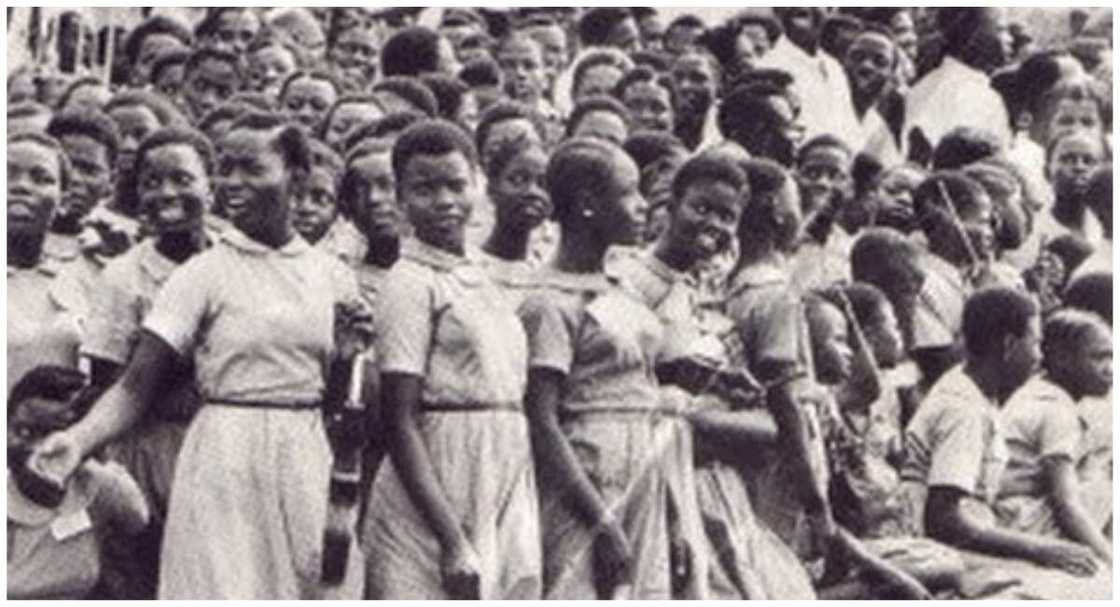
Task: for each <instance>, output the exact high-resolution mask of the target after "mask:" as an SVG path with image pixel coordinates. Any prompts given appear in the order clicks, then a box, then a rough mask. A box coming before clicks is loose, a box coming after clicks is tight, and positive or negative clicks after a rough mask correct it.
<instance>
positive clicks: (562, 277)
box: [536, 266, 618, 293]
mask: <svg viewBox="0 0 1120 607" xmlns="http://www.w3.org/2000/svg"><path fill="white" fill-rule="evenodd" d="M536 279H537V280H536V282H537V284H539V285H541V286H546V287H554V288H557V289H562V290H564V291H590V292H593V293H604V292H606V291H608V290H610V289H611V288H614V287H616V286H617V285H618V280H617V279H615V278H614V277H612V276H608V275H607V273H606V272H591V273H588V274H580V273H576V272H563V271H561V270H557V269H556V268H553V267H552V266H545V267H543V268H541V269H540V270H539V271H538V272H537V276H536Z"/></svg>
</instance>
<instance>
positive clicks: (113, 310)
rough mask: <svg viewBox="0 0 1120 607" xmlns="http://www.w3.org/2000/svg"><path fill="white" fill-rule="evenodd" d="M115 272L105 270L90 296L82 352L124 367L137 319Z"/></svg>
mask: <svg viewBox="0 0 1120 607" xmlns="http://www.w3.org/2000/svg"><path fill="white" fill-rule="evenodd" d="M118 268H119V266H116V265H110V266H109V267H108V268H106V269H105V272H104V274H102V279H101V284H100V285H99V288H97V289H94V290H93V293H92V294H91V295H90V302H89V319H88V320H87V321H86V327H85V335H84V340H83V344H82V352H83V353H84V354H87V355H89V356H94V357H97V358H101V359H104V360H107V361H109V362H113V363H116V364H118V365H123V364H125V363H126V362H128V356H129V354H130V353H131V352H132V346H133V344H134V340H135V338H136V333H137V331H139V329H140V318H139V317H138V315H137V314H136V308H135V306H134V302H133V298H132V297H131V296H130V294H129V293H128V290H127V289H126V288H125V286H124V281H123V279H122V278H123V277H122V276H121V273H120V271H119V269H118Z"/></svg>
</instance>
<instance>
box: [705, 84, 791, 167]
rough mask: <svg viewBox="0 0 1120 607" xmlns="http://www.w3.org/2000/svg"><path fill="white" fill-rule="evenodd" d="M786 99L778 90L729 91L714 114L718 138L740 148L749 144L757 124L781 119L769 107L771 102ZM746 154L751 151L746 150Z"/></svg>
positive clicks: (744, 88)
mask: <svg viewBox="0 0 1120 607" xmlns="http://www.w3.org/2000/svg"><path fill="white" fill-rule="evenodd" d="M773 98H780V99H785V96H784V94H783V93H782V91H781V90H779V89H778V88H776V87H769V86H757V85H750V86H742V85H740V86H738V87H736V88H735V90H733V91H731V94H730V95H728V96H727V97H726V98H725V99H724V100H723V102H722V103H720V104H719V112H718V113H717V115H716V123H717V125H718V126H719V132H720V134H721V135H723V136H724V137H726V138H727V139H730V140H732V141H734V142H736V143H738V144H740V145H744V147H747V146H746V145H745V144H748V143H750V141H751V140H752V139H753V138H752V136H751V135H752V134H753V133H754V132H755V131H757V130H758V126H757V125H758V124H759V123H762V122H764V121H768V120H769V121H774V120H777V119H778V118H780V116H779V115H778V113H777V112H776V111H774V108H773V107H771V105H770V99H773ZM747 151H748V152H749V151H751V149H750V148H749V147H747Z"/></svg>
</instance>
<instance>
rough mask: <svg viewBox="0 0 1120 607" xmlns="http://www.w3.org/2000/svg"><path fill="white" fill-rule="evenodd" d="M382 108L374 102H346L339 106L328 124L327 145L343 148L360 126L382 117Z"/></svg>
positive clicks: (337, 148) (338, 148)
mask: <svg viewBox="0 0 1120 607" xmlns="http://www.w3.org/2000/svg"><path fill="white" fill-rule="evenodd" d="M382 115H383V114H382V113H381V108H380V107H378V106H377V105H376V104H374V103H345V104H343V105H340V106H338V107H337V108H335V110H334V114H332V115H331V123H330V124H329V125H328V126H327V131H326V134H325V135H326V136H325V141H326V143H327V145H329V146H331V147H332V148H334V149H336V150H341V149H342V146H344V145H345V144H346V138H347V137H349V136H350V135H351V134H352V133H353V132H354V131H355V130H357V128H358V127H360V126H361V125H363V124H365V123H366V122H369V121H371V120H378V119H380V118H381V117H382Z"/></svg>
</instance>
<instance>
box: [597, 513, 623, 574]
mask: <svg viewBox="0 0 1120 607" xmlns="http://www.w3.org/2000/svg"><path fill="white" fill-rule="evenodd" d="M594 551H595V561H594V562H595V569H596V571H597V576H599V577H600V579H604V580H610V583H609V585H610V586H612V591H613V588H617V587H618V586H621V585H622V584H625V583H626V582H627V580H628V579H629V578H630V561H631V553H630V540H628V539H626V531H624V530H623V529H622V524H621V523H619V522H618V521H617V520H614V519H613V518H611V519H608V520H606V521H604V522H602V523H600V524H599V529H598V533H597V535H596V538H595V547H594Z"/></svg>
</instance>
